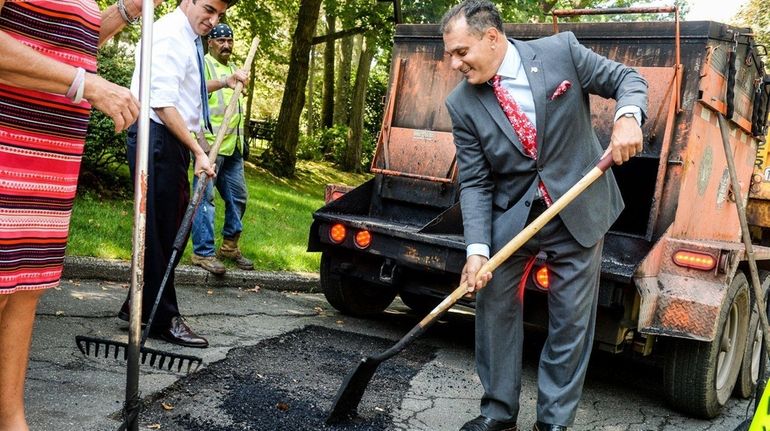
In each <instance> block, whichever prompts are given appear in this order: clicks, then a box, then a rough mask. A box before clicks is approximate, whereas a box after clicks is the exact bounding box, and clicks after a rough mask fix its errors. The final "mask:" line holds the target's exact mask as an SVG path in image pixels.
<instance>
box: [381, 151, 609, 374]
mask: <svg viewBox="0 0 770 431" xmlns="http://www.w3.org/2000/svg"><path fill="white" fill-rule="evenodd" d="M611 166H612V155H611V154H609V153H607V154H605V155H604V156H603V157H602V158H601V159H600V160H599V162H598V163H597V164H596V166H595V167H594V168H593V169H591V171H589V172H588V173H587V174H586V175H585V176H583V178H581V179H580V180H579V181H578V182H577V183H575V185H573V186H572V187H570V189H569V190H567V192H566V193H564V195H563V196H562V197H560V198H559V199H557V200H556V201H554V202H553V204H552V205H551V206H550V207H548V208H547V209H546V210H545V211H543V213H542V214H540V215H539V216H537V218H535V219H534V220H532V222H531V223H530V224H529V225H527V226H526V227H525V228H524V229H523V230H522V231H521V232H519V233H518V234H517V235H516V236H514V237H513V238H512V239H511V240H510V241H508V242H507V243H506V244H505V245H504V246H503V248H501V249H500V250H499V251H498V252H497V253H495V254H494V256H492V257H491V258H490V259H489V260H488V261H487V262H486V263H484V265H482V266H481V268H480V269H479V271H478V272H477V273H476V276H479V275H480V274H484V273H487V272H493V271H494V270H495V269H497V267H499V266H500V265H501V264H502V263H503V262H505V261H506V260H508V258H509V257H511V255H512V254H513V253H515V252H516V250H518V249H519V248H521V246H523V245H524V244H525V243H526V242H527V241H529V240H530V239H531V238H532V237H533V236H535V234H536V233H537V232H538V231H540V229H542V228H543V226H545V225H546V224H547V223H548V222H549V221H551V219H553V218H554V217H556V216H557V215H558V214H559V213H560V212H561V210H562V209H564V207H566V206H567V205H569V204H570V203H571V202H572V201H573V200H575V198H576V197H577V196H579V195H580V194H581V193H582V192H583V191H585V189H587V188H588V187H589V186H590V185H591V184H593V183H594V181H596V180H597V179H598V178H599V177H601V176H602V175H603V174H604V173H605V172H606V171H607V169H609V168H610V167H611ZM466 293H468V288H467V286H466V284H465V283H460V285H459V286H458V287H457V288H456V289H455V290H454V291H452V293H450V294H449V296H447V297H446V298H444V300H443V301H441V303H440V304H438V305H437V306H436V308H434V309H433V310H431V312H430V313H428V315H427V316H425V317H424V318H423V319H422V320H421V321H420V322H419V323H418V324H417V325H415V327H414V328H412V329H411V330H410V331H409V332H408V333H407V334H406V335H405V336H404V337H403V338H401V340H399V341H398V342H397V343H396V344H395V345H394V346H393V347H391V348H390V349H388V350H386V351H384V352H382V353H381V354H379V355H377V356H375V357H374V359H375V360H378V361H382V360H385V359H387V358H389V357H391V356H393V355H395V354H397V353H398V352H400V351H401V350H403V349H404V348H405V347H406V346H407V345H408V344H409V343H411V342H412V340H414V339H415V338H417V337H419V336H420V335H422V334H423V333H424V332H425V330H426V329H428V328H429V327H430V326H431V325H433V323H435V322H436V320H438V318H439V317H440V316H441V315H443V314H444V313H446V312H447V310H449V309H450V308H452V306H453V305H454V304H455V303H457V301H459V300H460V298H462V297H463V296H465V294H466Z"/></svg>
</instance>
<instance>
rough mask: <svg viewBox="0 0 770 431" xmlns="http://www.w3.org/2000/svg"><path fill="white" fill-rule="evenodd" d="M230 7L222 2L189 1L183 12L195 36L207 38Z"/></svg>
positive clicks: (209, 0) (214, 0) (215, 0)
mask: <svg viewBox="0 0 770 431" xmlns="http://www.w3.org/2000/svg"><path fill="white" fill-rule="evenodd" d="M228 6H229V5H228V4H227V3H226V2H224V1H222V0H188V2H186V7H184V8H183V11H184V13H185V15H186V16H187V19H188V20H189V21H190V26H192V29H193V31H194V32H195V34H197V35H198V36H205V35H207V34H209V32H211V29H212V28H214V26H215V25H217V24H218V23H219V20H220V19H222V17H223V16H224V15H225V12H226V11H227V7H228Z"/></svg>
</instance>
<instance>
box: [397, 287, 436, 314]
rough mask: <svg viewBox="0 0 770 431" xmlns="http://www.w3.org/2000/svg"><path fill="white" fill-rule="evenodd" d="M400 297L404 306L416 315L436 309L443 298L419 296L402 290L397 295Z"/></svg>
mask: <svg viewBox="0 0 770 431" xmlns="http://www.w3.org/2000/svg"><path fill="white" fill-rule="evenodd" d="M398 295H399V296H400V297H401V301H403V302H404V304H406V306H407V307H409V308H411V309H412V310H414V311H416V312H418V313H428V312H429V311H431V310H433V309H434V308H436V306H437V305H439V304H440V303H441V301H442V300H443V298H436V297H434V296H429V295H420V294H418V293H412V292H407V291H404V290H402V291H401V292H399V294H398Z"/></svg>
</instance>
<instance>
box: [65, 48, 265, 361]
mask: <svg viewBox="0 0 770 431" xmlns="http://www.w3.org/2000/svg"><path fill="white" fill-rule="evenodd" d="M258 45H259V38H257V37H255V38H254V40H253V41H252V43H251V49H250V50H249V54H248V56H247V57H246V62H245V64H244V68H246V69H249V68H250V65H251V62H252V61H253V60H254V55H255V54H256V52H257V46H258ZM242 90H243V83H242V82H238V83H237V84H236V86H235V90H234V93H233V94H234V95H236V96H237V95H239V94H240V93H241V91H242ZM237 106H238V97H233V98H232V99H231V100H230V103H229V104H228V105H227V108H226V109H225V114H224V118H223V120H222V124H227V123H228V121H229V120H230V118H231V117H232V115H233V113H234V112H235V110H236V108H237ZM225 133H227V128H226V127H220V128H219V131H218V132H217V136H216V139H215V140H214V145H212V147H211V149H210V150H209V154H208V156H209V161H210V162H211V163H212V164H213V163H214V161H215V160H216V158H217V153H218V152H219V147H220V145H221V144H222V141H223V140H224V137H225ZM209 180H210V178H209V176H208V175H207V174H206V173H205V172H202V173H201V174H200V175H199V176H198V183H197V185H196V187H195V191H194V192H193V196H192V199H190V203H189V204H188V205H187V209H186V210H185V214H184V217H183V218H182V223H181V224H180V226H179V230H178V231H177V233H176V238H174V245H173V249H172V251H171V257H170V258H169V261H168V266H167V267H166V272H165V273H164V274H163V279H162V281H161V283H160V288H159V289H158V294H157V296H156V297H155V303H154V304H153V306H152V310H151V311H150V315H149V317H148V318H147V325H146V326H145V329H144V332H143V333H142V339H141V342H140V353H141V362H142V364H149V365H150V366H155V367H157V368H160V369H165V370H168V371H173V370H174V368H176V371H177V372H180V371H182V369H185V371H186V372H188V373H189V372H191V371H195V370H197V369H198V367H199V366H200V364H201V363H203V360H202V359H201V358H199V357H197V356H190V355H182V354H178V353H174V352H164V351H160V350H155V349H150V348H146V347H144V343H145V341H147V337H148V336H149V333H150V328H151V327H152V320H153V318H154V317H155V312H156V311H157V309H158V304H159V303H160V298H161V297H162V296H163V290H164V289H165V287H166V282H167V281H168V277H169V275H171V272H172V271H173V270H174V267H175V262H176V257H177V255H178V254H179V253H180V252H182V250H184V247H185V245H186V244H187V236H188V234H189V233H190V227H191V225H192V220H193V216H195V211H196V209H197V208H198V205H199V204H200V202H201V200H202V199H203V195H204V192H205V190H206V186H207V185H208V182H209ZM142 256H144V253H143V250H142ZM132 302H133V301H132ZM131 313H132V315H133V313H134V307H132V308H131ZM137 321H138V319H137ZM75 342H76V343H77V345H78V348H79V349H80V352H81V353H83V355H86V356H88V355H93V356H95V357H100V356H101V357H105V358H109V357H113V358H115V359H118V358H119V357H122V359H123V360H128V351H129V350H130V346H129V345H128V344H127V343H124V342H121V341H115V340H107V339H102V338H93V337H87V336H84V335H78V336H76V337H75ZM121 352H122V353H123V354H122V355H121V354H120V353H121Z"/></svg>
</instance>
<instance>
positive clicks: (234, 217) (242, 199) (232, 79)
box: [192, 24, 254, 275]
mask: <svg viewBox="0 0 770 431" xmlns="http://www.w3.org/2000/svg"><path fill="white" fill-rule="evenodd" d="M208 48H209V52H208V54H207V55H206V56H205V57H204V60H205V61H204V63H205V76H206V89H207V90H208V92H209V112H210V113H211V125H212V126H213V133H209V132H207V133H206V135H205V137H206V142H205V143H203V142H202V145H206V144H208V145H213V143H214V140H215V138H216V135H217V133H218V131H219V128H220V127H227V132H226V134H225V137H224V140H223V141H222V144H221V146H220V148H219V153H218V156H217V164H216V166H217V168H218V171H217V177H216V179H215V182H214V181H210V182H209V183H208V185H207V187H206V194H205V195H204V198H203V200H202V201H201V203H200V206H199V207H198V211H197V212H196V214H195V218H194V219H193V224H192V239H193V255H192V262H193V264H195V265H198V266H200V267H202V268H203V269H205V270H207V271H209V272H211V273H213V274H217V275H221V274H224V273H225V271H226V268H225V265H224V264H223V263H222V262H221V261H220V259H223V260H224V259H227V260H231V261H233V262H234V263H235V266H236V267H238V268H240V269H245V270H252V269H254V264H253V263H252V261H251V260H249V259H247V258H246V257H244V256H243V254H242V253H241V250H240V248H239V247H238V241H239V239H240V237H241V232H242V231H243V223H242V222H241V220H242V219H243V214H244V212H245V211H246V200H247V199H248V193H247V190H246V183H245V180H244V176H243V162H244V160H245V159H246V158H247V157H248V145H246V144H245V142H244V139H243V122H244V121H243V115H242V113H243V110H242V108H243V106H242V105H243V104H242V103H241V102H242V100H241V95H240V94H237V95H236V94H233V93H234V90H233V88H235V86H236V84H237V82H238V81H242V82H245V80H246V79H247V78H248V73H247V71H246V70H243V69H236V68H235V67H233V66H231V65H230V64H229V60H230V54H232V51H233V31H232V29H231V28H230V27H229V26H228V25H227V24H218V25H217V26H215V27H214V28H213V29H212V30H211V33H209V36H208ZM232 97H238V98H239V101H238V110H237V112H236V113H235V114H234V115H233V116H232V118H231V119H230V121H229V123H228V124H224V125H223V124H222V122H223V120H224V115H225V108H226V107H227V105H228V103H230V99H231V98H232ZM204 150H206V151H207V152H208V148H204ZM197 180H198V179H197V177H196V178H195V179H194V180H193V190H195V184H196V183H197ZM214 185H216V188H217V190H218V191H219V195H220V196H221V197H222V200H223V201H224V203H225V220H224V225H223V226H222V237H223V239H222V245H221V246H220V247H219V249H218V250H216V252H215V246H214V209H215V208H214Z"/></svg>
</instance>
